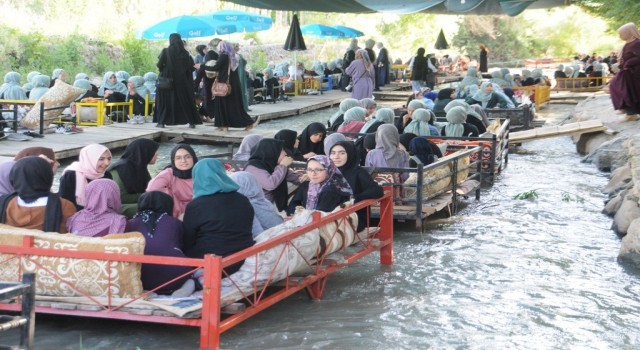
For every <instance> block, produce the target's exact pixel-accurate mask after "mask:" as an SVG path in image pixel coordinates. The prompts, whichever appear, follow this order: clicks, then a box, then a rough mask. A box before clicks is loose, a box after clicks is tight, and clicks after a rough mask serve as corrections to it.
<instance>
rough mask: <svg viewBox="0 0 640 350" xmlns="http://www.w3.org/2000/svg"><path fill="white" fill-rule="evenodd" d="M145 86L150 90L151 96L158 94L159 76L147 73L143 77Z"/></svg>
mask: <svg viewBox="0 0 640 350" xmlns="http://www.w3.org/2000/svg"><path fill="white" fill-rule="evenodd" d="M143 78H144V86H145V87H146V88H147V90H149V93H150V94H155V93H156V82H157V81H158V74H156V73H154V72H147V73H145V74H144V75H143Z"/></svg>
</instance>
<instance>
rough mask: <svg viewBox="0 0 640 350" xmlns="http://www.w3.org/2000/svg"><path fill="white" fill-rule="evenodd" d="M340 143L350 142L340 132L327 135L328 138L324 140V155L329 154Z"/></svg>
mask: <svg viewBox="0 0 640 350" xmlns="http://www.w3.org/2000/svg"><path fill="white" fill-rule="evenodd" d="M340 141H349V139H347V137H346V136H344V135H342V134H341V133H339V132H335V133H333V134H330V135H327V138H326V139H325V140H324V154H325V155H326V154H329V152H330V151H331V147H333V145H335V144H336V143H338V142H340Z"/></svg>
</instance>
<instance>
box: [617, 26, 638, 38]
mask: <svg viewBox="0 0 640 350" xmlns="http://www.w3.org/2000/svg"><path fill="white" fill-rule="evenodd" d="M618 34H619V35H620V39H622V40H624V41H626V42H628V43H630V42H632V41H634V40H636V39H640V32H639V31H638V27H636V25H635V24H634V23H627V24H625V25H623V26H622V27H620V28H618Z"/></svg>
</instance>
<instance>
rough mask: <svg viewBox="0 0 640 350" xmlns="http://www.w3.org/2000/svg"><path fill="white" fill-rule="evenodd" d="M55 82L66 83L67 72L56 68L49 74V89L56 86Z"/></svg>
mask: <svg viewBox="0 0 640 350" xmlns="http://www.w3.org/2000/svg"><path fill="white" fill-rule="evenodd" d="M56 80H61V81H63V82H66V81H67V72H66V71H65V70H64V69H62V68H56V69H54V70H53V73H51V82H50V83H49V87H53V86H54V85H56Z"/></svg>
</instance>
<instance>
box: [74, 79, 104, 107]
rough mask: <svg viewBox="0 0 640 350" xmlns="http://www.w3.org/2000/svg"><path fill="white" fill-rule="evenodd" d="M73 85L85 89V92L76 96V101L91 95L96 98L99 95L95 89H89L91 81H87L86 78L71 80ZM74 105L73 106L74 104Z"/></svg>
mask: <svg viewBox="0 0 640 350" xmlns="http://www.w3.org/2000/svg"><path fill="white" fill-rule="evenodd" d="M73 86H75V87H77V88H80V89H84V90H87V92H85V93H84V94H83V95H82V96H80V97H78V98H77V99H76V102H80V101H82V99H85V98H87V97H93V98H97V97H100V96H98V92H97V91H93V90H92V89H91V86H92V85H91V82H89V81H88V80H86V79H78V80H76V81H74V82H73ZM74 107H75V106H74Z"/></svg>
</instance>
